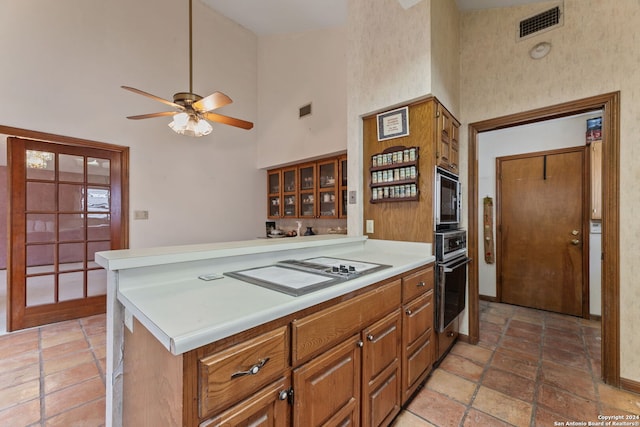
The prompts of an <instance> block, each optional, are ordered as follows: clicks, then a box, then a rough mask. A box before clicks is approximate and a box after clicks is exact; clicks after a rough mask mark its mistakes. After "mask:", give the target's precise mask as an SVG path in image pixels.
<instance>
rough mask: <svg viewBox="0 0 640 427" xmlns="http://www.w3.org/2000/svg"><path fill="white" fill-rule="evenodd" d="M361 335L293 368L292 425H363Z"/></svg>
mask: <svg viewBox="0 0 640 427" xmlns="http://www.w3.org/2000/svg"><path fill="white" fill-rule="evenodd" d="M359 343H361V341H360V338H359V336H358V335H356V336H353V337H351V338H349V339H348V340H346V341H344V342H342V343H341V344H339V345H336V346H335V347H333V348H332V349H331V350H328V351H326V352H325V353H323V354H321V355H320V356H318V357H316V358H314V359H311V361H310V362H308V363H306V364H304V365H302V366H301V367H300V368H297V369H295V370H294V371H293V390H294V409H293V425H294V426H300V427H302V426H304V427H315V426H321V425H322V426H338V425H345V422H346V425H353V426H357V425H360V415H359V414H360V375H361V367H360V363H361V360H360V357H361V349H360V347H359Z"/></svg>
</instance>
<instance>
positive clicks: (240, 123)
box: [202, 113, 253, 130]
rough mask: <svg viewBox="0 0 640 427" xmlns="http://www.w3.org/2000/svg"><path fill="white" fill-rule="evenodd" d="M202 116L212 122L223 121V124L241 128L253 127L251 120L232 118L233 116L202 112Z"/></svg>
mask: <svg viewBox="0 0 640 427" xmlns="http://www.w3.org/2000/svg"><path fill="white" fill-rule="evenodd" d="M202 116H203V117H204V118H205V119H207V120H211V121H212V122H218V123H224V124H225V125H231V126H235V127H237V128H242V129H246V130H249V129H251V128H253V123H251V122H247V121H244V120H240V119H234V118H233V117H228V116H223V115H222V114H216V113H203V114H202Z"/></svg>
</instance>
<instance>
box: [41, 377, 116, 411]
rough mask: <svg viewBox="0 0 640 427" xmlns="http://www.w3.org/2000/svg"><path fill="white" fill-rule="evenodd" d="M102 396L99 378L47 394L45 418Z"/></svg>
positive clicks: (101, 384) (103, 389) (102, 388)
mask: <svg viewBox="0 0 640 427" xmlns="http://www.w3.org/2000/svg"><path fill="white" fill-rule="evenodd" d="M104 396H105V388H104V384H103V383H102V380H101V379H99V378H93V379H90V380H88V381H85V382H83V383H80V384H76V385H73V386H70V387H67V388H65V389H62V390H60V391H56V392H53V393H51V394H47V395H45V397H44V404H45V415H46V418H47V419H48V418H51V417H53V416H55V415H58V414H61V413H63V412H65V411H67V410H69V409H72V408H76V407H79V406H81V405H85V404H87V403H89V402H92V401H94V400H97V399H100V398H104Z"/></svg>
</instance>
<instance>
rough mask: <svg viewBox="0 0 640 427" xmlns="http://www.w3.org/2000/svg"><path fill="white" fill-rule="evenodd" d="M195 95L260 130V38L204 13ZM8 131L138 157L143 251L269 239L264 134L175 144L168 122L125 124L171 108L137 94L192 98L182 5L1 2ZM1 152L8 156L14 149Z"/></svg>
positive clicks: (218, 128) (197, 37)
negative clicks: (214, 100) (92, 143)
mask: <svg viewBox="0 0 640 427" xmlns="http://www.w3.org/2000/svg"><path fill="white" fill-rule="evenodd" d="M193 6H194V22H193V26H194V54H193V56H194V58H193V59H194V76H193V78H194V88H193V89H194V91H195V92H196V93H199V94H200V95H202V96H206V95H208V94H210V93H212V92H213V91H215V90H220V91H222V92H224V93H226V94H227V95H229V96H230V97H231V98H232V99H233V100H234V103H233V104H231V105H229V106H226V107H224V108H222V109H220V110H219V111H220V113H221V114H227V115H231V116H235V117H238V118H242V119H245V120H249V121H255V120H256V119H257V108H256V105H257V53H256V51H257V38H256V36H255V35H253V34H252V33H250V32H249V31H247V30H245V29H243V28H242V27H240V26H239V25H237V24H235V23H233V22H231V21H229V20H228V19H226V18H224V17H222V16H221V15H219V14H217V13H216V12H214V11H212V10H211V9H210V8H208V7H206V6H204V5H203V4H202V3H200V2H199V1H196V2H194V5H193ZM0 52H2V67H0V94H2V102H1V103H0V124H2V125H7V126H14V127H20V128H26V129H32V130H37V131H43V132H50V133H55V134H61V135H67V136H73V137H79V138H86V139H91V140H97V141H103V142H108V143H113V144H118V145H124V146H129V147H130V154H131V165H130V166H131V167H130V170H131V175H130V205H131V210H132V211H133V210H141V209H144V210H148V211H149V220H147V221H140V220H137V221H134V220H133V219H132V220H131V223H130V224H131V227H130V231H131V233H130V235H131V239H130V243H131V247H147V246H156V245H168V244H181V243H197V242H210V241H225V240H235V239H242V238H251V237H255V236H259V235H262V234H263V232H264V225H263V223H262V221H263V218H264V206H265V203H266V202H265V195H264V185H263V183H264V172H262V171H259V170H257V169H256V164H257V158H256V141H257V138H256V135H257V130H256V129H258V128H259V126H260V124H259V123H256V128H254V130H252V131H244V130H240V129H236V128H232V127H229V126H224V125H218V124H214V125H213V126H214V131H213V133H212V134H210V135H209V136H207V137H203V138H189V137H184V136H179V135H176V134H174V133H173V132H172V131H171V130H170V129H169V128H168V127H167V123H168V122H169V121H170V120H169V119H166V118H156V119H148V120H141V121H132V120H127V119H126V118H125V116H128V115H136V114H143V113H151V112H157V111H167V110H168V109H169V107H167V106H165V105H163V104H161V103H159V102H155V101H153V100H151V99H148V98H145V97H142V96H139V95H135V94H132V93H130V92H127V91H125V90H123V89H120V85H129V86H134V87H136V88H139V89H141V90H144V91H147V92H150V93H153V94H155V95H157V96H160V97H162V98H166V99H172V96H173V94H174V93H175V92H181V91H188V90H189V80H188V79H189V75H188V7H187V3H186V2H176V1H171V0H155V1H154V0H136V1H135V2H130V1H126V0H111V1H107V2H96V1H83V2H81V1H73V0H59V1H55V2H43V1H36V0H6V1H3V2H2V3H0ZM0 150H2V151H5V150H6V144H5V141H4V140H2V141H1V142H0Z"/></svg>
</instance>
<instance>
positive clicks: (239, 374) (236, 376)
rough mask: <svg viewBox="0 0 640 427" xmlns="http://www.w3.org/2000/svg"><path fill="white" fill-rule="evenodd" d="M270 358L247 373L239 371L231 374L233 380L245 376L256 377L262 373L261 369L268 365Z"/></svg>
mask: <svg viewBox="0 0 640 427" xmlns="http://www.w3.org/2000/svg"><path fill="white" fill-rule="evenodd" d="M268 361H269V358H268V357H267V358H266V359H261V360H260V361H259V362H258V363H256V364H255V365H253V366H252V367H250V368H249V369H247V370H246V371H238V372H236V373H234V374H231V378H238V377H244V376H245V375H255V374H257V373H258V372H260V368H262V367H263V366H264V365H266V364H267V362H268Z"/></svg>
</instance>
